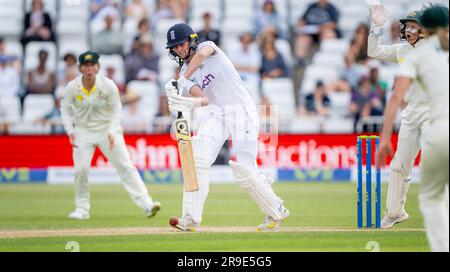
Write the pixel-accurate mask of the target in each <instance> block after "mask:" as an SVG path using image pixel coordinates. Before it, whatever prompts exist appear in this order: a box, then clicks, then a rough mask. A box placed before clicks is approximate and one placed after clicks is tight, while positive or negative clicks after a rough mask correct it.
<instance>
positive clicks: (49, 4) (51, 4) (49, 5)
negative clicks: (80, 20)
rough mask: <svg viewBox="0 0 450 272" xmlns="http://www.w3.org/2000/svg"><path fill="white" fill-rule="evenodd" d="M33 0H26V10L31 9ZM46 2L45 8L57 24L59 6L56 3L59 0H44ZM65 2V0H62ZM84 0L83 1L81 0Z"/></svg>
mask: <svg viewBox="0 0 450 272" xmlns="http://www.w3.org/2000/svg"><path fill="white" fill-rule="evenodd" d="M32 2H33V0H26V11H25V12H29V11H30V10H31V3H32ZM43 2H44V10H45V11H46V12H47V13H48V14H49V15H50V17H51V18H52V20H53V24H55V19H57V13H58V10H57V7H56V4H57V2H58V0H43ZM62 2H63V1H62ZM80 2H82V1H80Z"/></svg>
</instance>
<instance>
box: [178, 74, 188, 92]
mask: <svg viewBox="0 0 450 272" xmlns="http://www.w3.org/2000/svg"><path fill="white" fill-rule="evenodd" d="M177 82H178V89H179V90H180V93H182V94H183V93H185V91H186V88H187V87H188V83H189V80H188V79H187V78H185V77H184V76H180V78H179V79H178V80H177Z"/></svg>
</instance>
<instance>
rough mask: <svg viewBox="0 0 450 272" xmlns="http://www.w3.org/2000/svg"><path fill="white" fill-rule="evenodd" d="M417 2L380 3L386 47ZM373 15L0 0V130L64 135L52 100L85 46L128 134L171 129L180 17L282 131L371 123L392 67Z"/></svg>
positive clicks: (308, 4) (298, 5)
mask: <svg viewBox="0 0 450 272" xmlns="http://www.w3.org/2000/svg"><path fill="white" fill-rule="evenodd" d="M413 2H415V1H407V0H395V1H389V3H386V6H387V8H388V9H389V10H391V11H392V12H393V16H392V17H391V19H390V23H389V26H386V27H385V34H384V36H383V39H384V40H383V42H384V43H386V44H392V43H398V42H400V41H399V36H398V33H397V31H398V30H397V29H398V28H397V27H398V19H400V18H401V17H404V16H406V14H407V13H408V12H409V11H412V10H415V9H420V5H421V4H420V3H413ZM416 2H419V1H416ZM437 2H441V3H444V4H446V5H448V2H447V1H437ZM369 20H370V18H369V10H368V7H367V6H366V5H365V3H364V1H361V0H318V1H315V0H308V1H305V0H123V1H119V0H65V1H56V0H23V1H17V0H0V134H22V133H38V134H39V133H64V128H63V127H62V125H61V121H60V112H59V103H60V100H61V97H62V95H63V92H64V86H65V84H66V83H67V82H68V81H70V80H72V79H74V78H75V77H77V76H78V75H79V71H78V67H77V57H78V55H79V54H80V53H81V52H83V51H85V50H87V49H92V50H95V51H97V52H99V53H100V54H101V58H100V62H101V64H102V66H101V73H104V74H105V75H107V76H108V77H109V78H111V79H113V80H114V81H115V82H116V84H117V85H118V87H119V90H120V92H121V96H122V103H123V105H124V106H123V112H122V119H123V122H122V124H123V127H124V129H125V130H126V131H127V132H129V133H133V132H136V133H166V132H168V131H170V122H171V113H170V112H169V110H168V107H167V100H166V99H167V98H166V97H165V95H164V91H162V86H163V85H164V83H165V82H166V81H167V80H169V79H170V78H172V77H174V76H175V75H176V73H177V64H176V63H175V62H174V61H172V60H171V59H170V58H169V56H168V52H167V50H166V49H165V42H166V31H167V29H168V28H169V27H170V26H171V25H173V24H174V23H176V22H187V23H189V24H191V25H192V27H193V28H194V29H195V30H196V31H197V32H198V33H199V36H200V39H201V41H204V40H211V41H214V42H215V43H216V44H218V45H219V46H220V47H221V48H222V49H223V50H224V51H225V52H226V53H227V54H228V56H229V57H230V59H231V60H232V62H233V63H234V65H235V66H236V68H237V70H238V72H239V73H240V75H241V77H242V79H243V80H244V81H245V83H246V85H247V87H248V90H249V91H250V93H251V95H252V96H253V98H254V99H255V103H257V104H259V105H262V106H266V108H262V107H261V109H262V110H261V117H262V118H261V120H262V122H268V121H267V120H270V114H274V112H275V111H276V112H278V115H279V126H280V127H279V130H280V131H281V132H285V133H352V132H354V131H357V132H361V131H364V130H365V131H367V130H372V131H373V130H378V129H379V128H380V124H381V121H382V119H381V116H382V114H383V110H384V107H385V103H386V98H387V97H388V95H389V91H390V90H391V88H392V82H393V80H394V74H395V69H396V67H395V65H392V64H388V63H381V62H378V61H374V60H372V59H370V58H369V57H368V56H367V38H368V35H369V31H370V25H369ZM268 109H270V110H268ZM194 117H195V113H194ZM194 119H195V118H194Z"/></svg>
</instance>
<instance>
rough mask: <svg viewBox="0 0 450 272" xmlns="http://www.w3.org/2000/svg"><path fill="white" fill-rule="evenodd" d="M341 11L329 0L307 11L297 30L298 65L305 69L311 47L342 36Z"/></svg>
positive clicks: (321, 1)
mask: <svg viewBox="0 0 450 272" xmlns="http://www.w3.org/2000/svg"><path fill="white" fill-rule="evenodd" d="M338 20H339V11H338V9H337V8H336V7H335V6H334V5H333V4H331V3H329V2H328V0H319V1H318V2H315V3H313V4H311V5H309V7H308V8H307V9H306V12H305V13H304V14H303V16H302V17H301V18H300V20H299V22H298V24H297V29H296V34H297V35H296V41H295V56H296V57H297V59H298V64H299V66H301V67H304V66H305V64H306V62H305V60H306V59H307V58H308V57H309V55H310V51H311V47H312V45H313V43H314V44H319V43H320V42H321V41H322V40H325V39H336V38H339V37H340V36H341V34H340V31H339V29H338Z"/></svg>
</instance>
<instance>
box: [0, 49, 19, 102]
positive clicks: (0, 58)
mask: <svg viewBox="0 0 450 272" xmlns="http://www.w3.org/2000/svg"><path fill="white" fill-rule="evenodd" d="M13 63H14V58H13V57H10V56H6V55H2V54H0V98H1V97H5V96H19V95H20V73H21V71H20V69H18V67H16V66H15V65H14V64H13Z"/></svg>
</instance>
